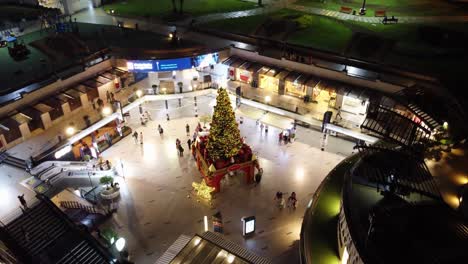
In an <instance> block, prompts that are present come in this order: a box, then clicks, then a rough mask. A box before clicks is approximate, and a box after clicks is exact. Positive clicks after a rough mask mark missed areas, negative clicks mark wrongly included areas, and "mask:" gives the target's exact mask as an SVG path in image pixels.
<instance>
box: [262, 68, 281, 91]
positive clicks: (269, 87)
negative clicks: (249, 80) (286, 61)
mask: <svg viewBox="0 0 468 264" xmlns="http://www.w3.org/2000/svg"><path fill="white" fill-rule="evenodd" d="M279 72H280V70H279V69H278V68H274V67H266V66H264V67H262V68H261V69H260V70H259V71H258V77H259V86H258V87H260V88H262V89H265V91H269V92H278V90H279V83H280V80H279V79H278V78H277V77H276V75H277V74H278V73H279Z"/></svg>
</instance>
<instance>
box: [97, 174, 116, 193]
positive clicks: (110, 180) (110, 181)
mask: <svg viewBox="0 0 468 264" xmlns="http://www.w3.org/2000/svg"><path fill="white" fill-rule="evenodd" d="M99 182H100V183H101V184H105V185H106V189H107V190H108V189H110V187H114V178H113V177H111V176H104V177H101V179H99ZM109 185H110V187H109Z"/></svg>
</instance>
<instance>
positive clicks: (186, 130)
mask: <svg viewBox="0 0 468 264" xmlns="http://www.w3.org/2000/svg"><path fill="white" fill-rule="evenodd" d="M185 132H186V133H187V137H188V136H190V126H189V124H186V125H185Z"/></svg>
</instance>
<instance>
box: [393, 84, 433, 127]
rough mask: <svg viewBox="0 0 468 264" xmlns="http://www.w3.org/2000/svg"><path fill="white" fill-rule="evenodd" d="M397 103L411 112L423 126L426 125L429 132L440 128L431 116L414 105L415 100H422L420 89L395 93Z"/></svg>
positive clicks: (423, 94) (422, 94) (422, 92)
mask: <svg viewBox="0 0 468 264" xmlns="http://www.w3.org/2000/svg"><path fill="white" fill-rule="evenodd" d="M395 95H396V98H395V99H397V101H399V102H402V103H404V105H405V106H406V107H408V109H409V110H410V111H411V112H413V114H415V115H416V116H417V117H418V118H419V119H421V120H422V121H423V122H424V124H426V125H427V126H428V127H429V128H430V129H431V130H434V129H436V128H438V127H439V126H440V123H439V122H438V121H437V120H435V119H434V118H433V117H432V116H431V115H429V114H428V113H426V112H425V111H424V110H423V109H421V107H420V106H419V105H418V104H416V103H415V101H416V100H417V99H419V100H423V98H424V96H425V93H424V91H423V90H421V89H416V90H414V91H409V90H408V89H403V90H401V91H399V92H397V93H395Z"/></svg>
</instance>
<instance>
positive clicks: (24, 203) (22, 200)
mask: <svg viewBox="0 0 468 264" xmlns="http://www.w3.org/2000/svg"><path fill="white" fill-rule="evenodd" d="M18 200H19V201H20V203H21V205H22V206H23V208H24V210H26V209H28V203H27V202H26V200H25V199H24V193H23V194H22V195H18Z"/></svg>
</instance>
